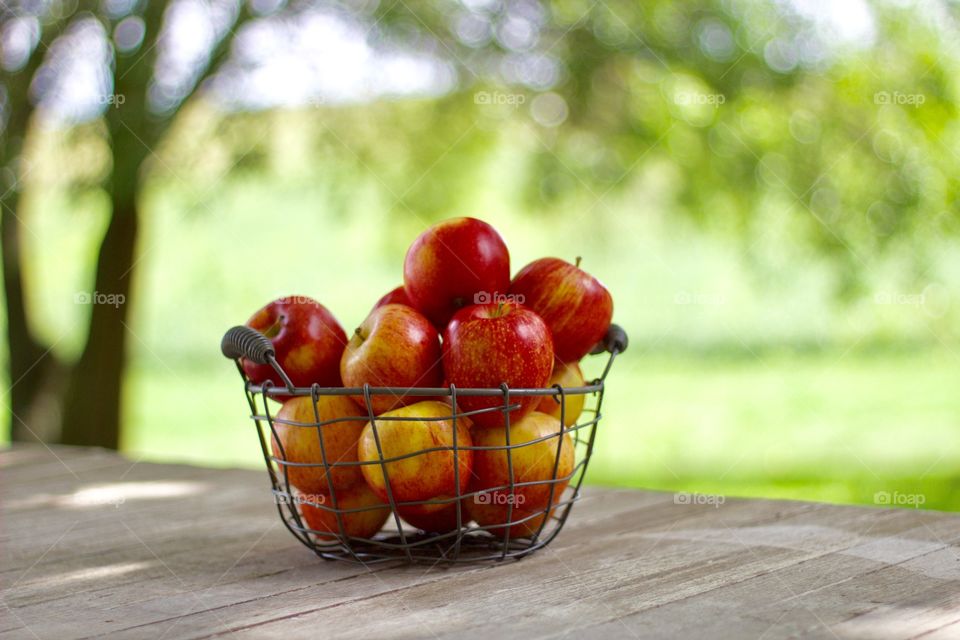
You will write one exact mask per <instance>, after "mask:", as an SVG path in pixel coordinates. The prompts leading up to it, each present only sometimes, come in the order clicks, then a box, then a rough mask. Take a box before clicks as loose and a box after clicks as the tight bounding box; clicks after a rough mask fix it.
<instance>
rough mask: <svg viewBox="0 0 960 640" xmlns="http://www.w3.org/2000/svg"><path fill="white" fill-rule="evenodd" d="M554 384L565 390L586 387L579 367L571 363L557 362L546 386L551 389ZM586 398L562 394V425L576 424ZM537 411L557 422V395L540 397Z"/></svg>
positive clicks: (558, 416)
mask: <svg viewBox="0 0 960 640" xmlns="http://www.w3.org/2000/svg"><path fill="white" fill-rule="evenodd" d="M556 384H558V385H560V386H561V387H565V388H566V387H583V386H586V383H585V381H584V379H583V372H582V371H580V365H578V364H577V363H576V362H571V363H569V364H564V363H563V362H558V363H557V364H556V366H554V368H553V375H551V376H550V381H549V382H548V383H547V386H548V387H552V386H553V385H556ZM586 398H587V396H586V395H584V394H582V393H570V394H564V396H563V406H564V411H563V418H564V421H563V423H564V424H565V425H566V426H568V427H570V426H573V425H575V424H576V423H577V418H579V417H580V414H581V413H582V412H583V404H584V402H585V401H586ZM537 411H542V412H543V413H545V414H547V415H550V416H553V417H554V418H556V419H557V420H559V419H560V396H559V394H558V395H556V396H541V398H540V402H539V403H538V404H537Z"/></svg>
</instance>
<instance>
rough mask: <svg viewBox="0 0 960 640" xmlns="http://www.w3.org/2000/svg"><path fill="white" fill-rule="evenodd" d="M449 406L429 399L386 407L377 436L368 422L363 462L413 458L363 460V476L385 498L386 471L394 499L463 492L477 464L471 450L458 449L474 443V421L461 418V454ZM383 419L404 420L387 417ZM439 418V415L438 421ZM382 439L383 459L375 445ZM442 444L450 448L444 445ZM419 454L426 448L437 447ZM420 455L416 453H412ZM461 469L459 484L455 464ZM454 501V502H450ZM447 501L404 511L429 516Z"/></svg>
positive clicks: (407, 507)
mask: <svg viewBox="0 0 960 640" xmlns="http://www.w3.org/2000/svg"><path fill="white" fill-rule="evenodd" d="M450 416H451V408H450V406H449V405H446V404H444V403H442V402H435V401H432V400H427V401H424V402H418V403H417V404H412V405H409V406H406V407H400V408H399V409H394V410H393V411H388V412H386V413H385V414H383V415H382V416H380V417H379V418H377V420H376V421H375V422H376V427H377V433H376V437H375V436H374V432H373V424H371V423H367V426H366V427H364V429H363V434H362V435H361V436H360V445H359V447H358V455H359V458H360V460H361V461H362V462H372V463H377V462H379V461H380V460H381V459H384V460H385V459H388V458H396V457H400V456H409V457H406V458H402V459H400V460H393V461H391V462H386V463H383V464H365V465H363V466H362V467H361V469H362V470H363V477H364V478H365V479H366V481H367V484H368V485H370V488H371V489H373V491H374V492H375V493H376V494H377V495H378V496H380V498H381V499H383V500H387V498H388V496H387V483H386V480H385V478H384V473H383V469H384V467H385V468H386V471H387V473H386V475H387V476H388V477H389V479H390V491H391V492H392V494H393V499H394V502H417V501H420V500H442V499H446V498H455V497H456V496H457V495H458V493H460V494H462V493H464V492H465V489H466V487H467V483H468V482H469V481H470V476H471V470H472V468H473V451H472V450H471V449H466V450H464V449H460V447H470V446H472V444H473V441H472V439H471V438H470V420H469V419H468V418H457V431H456V434H457V452H456V454H454V451H453V449H452V447H453V434H454V430H453V420H452V419H451V417H450ZM382 418H402V419H398V420H383V419H382ZM436 418H439V419H436ZM377 438H379V442H380V450H382V451H383V458H381V457H380V454H379V451H378V449H377ZM444 447H448V448H446V449H444ZM437 448H440V450H439V451H428V452H427V453H418V452H420V451H424V450H425V449H437ZM411 454H416V455H411ZM458 467H459V480H460V482H459V486H458V484H457V481H456V478H457V475H456V474H457V471H456V470H457V468H458ZM449 504H453V502H451V503H449ZM447 506H448V505H447V504H443V503H441V504H424V505H405V506H401V507H399V509H403V510H404V512H405V513H408V514H409V513H413V514H419V515H422V514H430V513H435V512H437V511H440V510H442V509H444V508H446V507H447Z"/></svg>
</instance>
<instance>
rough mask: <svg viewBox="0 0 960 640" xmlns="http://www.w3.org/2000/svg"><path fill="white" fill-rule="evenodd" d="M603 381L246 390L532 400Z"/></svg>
mask: <svg viewBox="0 0 960 640" xmlns="http://www.w3.org/2000/svg"><path fill="white" fill-rule="evenodd" d="M603 386H604V385H603V379H601V378H597V379H596V380H594V381H593V382H592V383H591V384H589V385H584V386H579V387H563V386H561V385H553V386H551V387H542V388H534V387H511V386H509V385H507V384H506V383H504V384H503V385H501V386H499V387H464V388H460V387H457V386H456V385H453V384H451V385H449V386H447V387H374V386H371V385H364V386H362V387H321V386H320V385H319V384H314V385H312V386H309V387H287V386H284V385H282V384H281V385H278V384H276V383H274V382H273V381H272V380H267V381H266V382H263V383H260V384H255V383H252V382H247V384H246V389H247V391H248V392H250V393H253V394H257V395H266V396H267V397H271V398H272V397H274V396H284V397H290V396H311V395H314V394H316V395H318V396H364V395H366V394H368V393H369V394H370V395H372V396H373V395H391V396H397V395H406V396H418V397H423V398H425V399H426V398H430V397H437V396H441V397H448V398H449V397H454V396H469V397H491V398H493V397H503V396H504V395H506V396H507V397H510V396H518V397H530V396H556V395H561V394H562V395H591V394H594V393H597V392H599V391H602V390H603Z"/></svg>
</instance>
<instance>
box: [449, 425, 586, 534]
mask: <svg viewBox="0 0 960 640" xmlns="http://www.w3.org/2000/svg"><path fill="white" fill-rule="evenodd" d="M551 435H552V436H554V437H552V438H551V437H549V436H551ZM541 438H543V440H541ZM538 440H539V442H538ZM524 443H529V444H524ZM518 444H519V445H523V446H519V447H518V446H516V445H518ZM506 445H507V440H506V429H474V446H477V447H493V448H490V449H480V450H477V451H476V452H475V455H474V469H473V471H474V479H473V481H471V483H470V492H474V491H477V492H479V493H477V494H476V495H474V496H470V497H467V498H464V499H463V504H464V505H465V506H466V508H467V512H468V513H469V514H470V517H471V518H473V519H474V520H476V521H477V524H479V525H480V526H483V527H491V528H489V529H487V530H488V531H490V533H492V534H493V535H495V536H502V535H503V534H504V533H505V531H504V529H505V528H506V527H504V526H495V525H505V524H507V523H508V522H511V523H514V524H513V525H512V526H511V527H510V537H522V536H532V535H534V534H535V533H536V532H537V530H538V529H539V528H540V524H541V523H542V522H543V520H544V518H545V517H546V516H547V512H548V509H549V511H550V512H552V511H553V509H552V505H553V504H556V503H557V502H558V501H559V500H560V496H561V495H562V494H563V490H564V489H565V488H566V486H567V484H568V483H569V482H570V476H571V474H573V469H574V452H573V441H572V440H571V439H570V434H568V433H564V434H563V439H562V444H561V438H560V422H559V421H558V420H557V419H556V418H554V417H552V416H548V415H546V414H543V413H540V412H539V411H534V412H533V413H531V414H529V415H528V416H526V417H524V418H523V419H522V420H519V421H517V422H516V423H514V424H511V425H510V446H511V449H510V458H511V461H512V463H513V482H514V484H517V483H528V482H529V483H531V484H525V485H523V486H520V487H516V486H515V487H514V489H513V492H511V491H510V489H509V488H500V487H509V484H510V466H509V465H508V464H507V449H506ZM497 447H500V448H497ZM558 447H559V448H560V457H559V461H558V460H557V448H558ZM555 464H556V465H557V468H556V475H554V465H555ZM551 485H553V499H552V501H551V499H550V498H551V495H550V493H551V491H550V487H551ZM511 504H512V505H513V509H512V510H510V505H511ZM508 511H509V513H508ZM508 516H509V517H508ZM525 518H529V519H528V520H525V521H524V522H519V521H520V520H524V519H525Z"/></svg>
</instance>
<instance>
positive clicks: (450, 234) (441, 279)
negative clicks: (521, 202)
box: [403, 218, 510, 328]
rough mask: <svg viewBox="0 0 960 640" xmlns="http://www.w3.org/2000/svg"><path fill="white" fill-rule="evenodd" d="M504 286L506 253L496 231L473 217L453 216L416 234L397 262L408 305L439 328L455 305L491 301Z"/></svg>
mask: <svg viewBox="0 0 960 640" xmlns="http://www.w3.org/2000/svg"><path fill="white" fill-rule="evenodd" d="M509 286H510V253H509V252H508V251H507V245H506V244H505V243H504V241H503V238H501V237H500V234H499V233H497V231H496V230H495V229H494V228H493V227H491V226H490V225H489V224H487V223H486V222H483V221H482V220H477V219H476V218H453V219H451V220H445V221H443V222H441V223H439V224H437V225H434V226H433V227H430V228H429V229H427V230H426V231H424V232H423V233H422V234H420V235H419V236H418V237H417V239H416V240H414V241H413V244H412V245H410V248H409V249H408V250H407V255H406V257H405V258H404V261H403V287H404V290H405V291H406V293H407V297H408V298H409V299H410V302H411V303H412V304H413V306H414V307H416V308H417V309H419V310H420V311H421V312H422V313H423V315H425V316H427V317H428V318H429V319H430V321H431V322H433V324H434V325H436V326H437V327H440V328H443V327H444V326H445V325H446V324H447V321H448V320H449V319H450V318H451V316H453V314H454V313H455V312H456V311H457V310H458V309H460V308H462V307H465V306H467V305H470V304H475V303H478V302H485V301H492V297H493V296H497V295H504V292H506V290H507V287H509Z"/></svg>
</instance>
